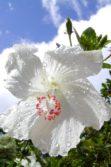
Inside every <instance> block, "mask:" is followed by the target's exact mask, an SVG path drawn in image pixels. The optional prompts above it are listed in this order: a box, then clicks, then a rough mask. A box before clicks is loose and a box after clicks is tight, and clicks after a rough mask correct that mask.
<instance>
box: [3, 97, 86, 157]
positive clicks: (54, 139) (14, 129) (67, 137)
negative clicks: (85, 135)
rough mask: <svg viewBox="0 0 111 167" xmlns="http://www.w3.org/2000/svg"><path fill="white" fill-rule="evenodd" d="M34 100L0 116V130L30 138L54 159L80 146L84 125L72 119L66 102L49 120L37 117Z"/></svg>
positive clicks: (21, 103) (72, 115)
mask: <svg viewBox="0 0 111 167" xmlns="http://www.w3.org/2000/svg"><path fill="white" fill-rule="evenodd" d="M35 100H36V99H34V98H32V99H27V100H26V101H21V102H20V104H19V105H18V107H15V108H14V109H12V110H10V111H9V112H8V113H7V114H6V115H3V114H2V115H0V127H2V128H3V129H4V131H6V132H7V133H8V134H9V135H10V136H12V137H15V138H17V139H20V140H22V139H31V140H32V142H33V143H34V145H35V146H36V147H38V148H40V150H41V151H42V152H49V153H50V155H54V156H56V155H58V154H60V155H67V153H68V151H69V150H70V149H71V148H73V147H76V145H77V144H78V143H79V141H80V138H79V137H80V134H81V132H82V131H83V129H84V126H83V125H82V124H81V123H80V122H79V121H78V120H77V119H75V115H74V113H73V112H72V109H71V108H70V106H69V104H68V103H67V101H65V99H63V101H62V102H61V103H62V112H61V114H60V115H59V116H57V117H56V118H55V119H54V120H52V121H48V120H45V119H44V118H43V117H42V116H38V115H37V113H36V110H35Z"/></svg>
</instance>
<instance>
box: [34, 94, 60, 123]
mask: <svg viewBox="0 0 111 167" xmlns="http://www.w3.org/2000/svg"><path fill="white" fill-rule="evenodd" d="M36 111H37V114H38V115H40V116H43V117H44V118H45V119H47V120H54V119H55V117H56V116H58V115H59V114H60V113H61V103H60V101H59V100H58V99H57V98H56V96H54V95H47V96H40V97H39V98H38V99H37V102H36Z"/></svg>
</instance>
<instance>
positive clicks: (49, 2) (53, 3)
mask: <svg viewBox="0 0 111 167" xmlns="http://www.w3.org/2000/svg"><path fill="white" fill-rule="evenodd" d="M42 4H43V7H44V8H46V10H47V11H48V12H49V17H51V20H52V22H53V23H54V25H55V26H56V27H58V26H59V24H60V22H61V20H62V16H61V15H60V11H59V6H58V5H57V0H42ZM48 19H49V18H48Z"/></svg>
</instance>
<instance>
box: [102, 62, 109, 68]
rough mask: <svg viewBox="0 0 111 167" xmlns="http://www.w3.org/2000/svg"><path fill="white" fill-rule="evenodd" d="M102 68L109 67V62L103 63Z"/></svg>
mask: <svg viewBox="0 0 111 167" xmlns="http://www.w3.org/2000/svg"><path fill="white" fill-rule="evenodd" d="M102 68H107V69H111V64H109V63H103V66H102Z"/></svg>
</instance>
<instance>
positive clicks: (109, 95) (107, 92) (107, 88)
mask: <svg viewBox="0 0 111 167" xmlns="http://www.w3.org/2000/svg"><path fill="white" fill-rule="evenodd" d="M101 95H102V96H103V97H104V98H105V99H106V101H107V102H108V103H110V104H111V80H110V79H107V80H106V83H102V88H101Z"/></svg>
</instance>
